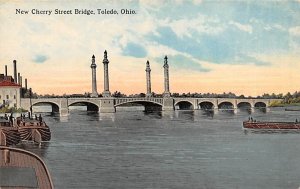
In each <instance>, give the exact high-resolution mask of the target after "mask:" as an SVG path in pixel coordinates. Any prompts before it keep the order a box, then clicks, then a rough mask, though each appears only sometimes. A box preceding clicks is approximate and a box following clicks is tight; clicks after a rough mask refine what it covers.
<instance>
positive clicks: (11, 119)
mask: <svg viewBox="0 0 300 189" xmlns="http://www.w3.org/2000/svg"><path fill="white" fill-rule="evenodd" d="M9 122H10V123H11V124H13V123H14V120H13V114H12V113H11V114H10V116H9Z"/></svg>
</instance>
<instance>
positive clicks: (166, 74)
mask: <svg viewBox="0 0 300 189" xmlns="http://www.w3.org/2000/svg"><path fill="white" fill-rule="evenodd" d="M164 79H165V92H164V93H163V96H164V97H170V96H171V93H170V86H169V65H168V57H167V56H165V62H164Z"/></svg>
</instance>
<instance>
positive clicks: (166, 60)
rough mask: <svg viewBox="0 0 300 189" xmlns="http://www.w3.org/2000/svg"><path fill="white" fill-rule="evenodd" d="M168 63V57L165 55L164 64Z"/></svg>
mask: <svg viewBox="0 0 300 189" xmlns="http://www.w3.org/2000/svg"><path fill="white" fill-rule="evenodd" d="M167 63H168V57H167V55H166V56H165V64H167Z"/></svg>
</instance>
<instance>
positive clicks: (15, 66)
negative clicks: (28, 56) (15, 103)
mask: <svg viewBox="0 0 300 189" xmlns="http://www.w3.org/2000/svg"><path fill="white" fill-rule="evenodd" d="M13 63H14V82H15V83H18V78H17V61H16V60H14V61H13Z"/></svg>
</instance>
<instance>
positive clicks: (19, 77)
mask: <svg viewBox="0 0 300 189" xmlns="http://www.w3.org/2000/svg"><path fill="white" fill-rule="evenodd" d="M20 79H21V75H20V73H18V82H17V83H18V84H19V85H20V84H21V83H20Z"/></svg>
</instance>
